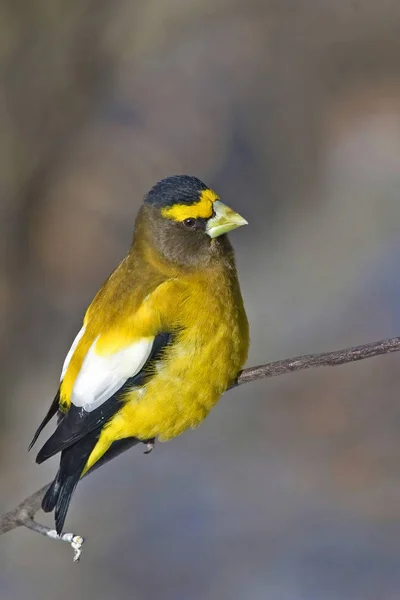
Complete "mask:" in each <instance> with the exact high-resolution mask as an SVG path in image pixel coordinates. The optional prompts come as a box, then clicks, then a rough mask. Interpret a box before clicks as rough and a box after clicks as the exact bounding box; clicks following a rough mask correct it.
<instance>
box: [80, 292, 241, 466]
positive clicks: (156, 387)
mask: <svg viewBox="0 0 400 600" xmlns="http://www.w3.org/2000/svg"><path fill="white" fill-rule="evenodd" d="M202 289H203V288H202ZM225 290H226V286H225ZM208 309H209V310H208V311H200V314H199V298H198V297H197V299H196V302H193V304H192V305H191V304H190V303H188V305H187V306H186V307H185V310H186V312H187V314H185V315H184V316H185V319H186V322H187V323H191V326H188V327H186V328H184V329H182V330H181V331H180V332H179V333H177V334H175V338H174V340H173V342H172V345H171V347H169V348H168V349H167V350H166V356H165V357H164V359H163V360H162V361H160V362H159V363H158V365H157V370H156V372H155V373H154V375H152V376H151V378H150V380H149V381H148V383H146V385H144V386H143V387H142V388H139V389H137V388H136V389H133V390H131V391H130V392H128V393H127V394H126V396H125V398H124V400H125V402H124V404H123V405H122V408H121V409H120V410H119V411H118V413H117V414H116V415H115V416H114V417H113V418H112V419H111V420H110V421H109V423H107V425H106V426H105V427H104V428H103V430H102V432H101V435H100V438H99V441H98V443H97V445H96V447H95V448H94V450H93V452H92V454H91V456H90V457H89V460H88V463H87V465H86V469H85V471H87V470H88V469H89V468H91V466H93V465H94V463H95V462H96V461H97V460H99V458H100V457H101V456H102V455H103V454H104V453H105V452H106V451H107V449H108V448H109V447H110V445H111V444H112V442H114V441H116V440H119V439H123V438H127V437H136V438H139V439H141V440H147V439H151V438H158V439H159V440H160V441H166V440H169V439H171V438H173V437H176V436H178V435H179V434H181V433H182V432H183V431H185V430H186V429H188V428H196V427H198V425H199V424H200V423H201V422H202V421H203V419H204V418H205V417H206V416H207V415H208V413H209V412H210V410H211V409H212V408H213V407H214V406H215V404H216V403H217V401H218V400H219V398H220V396H221V394H222V393H223V392H224V391H225V390H226V389H227V388H228V387H229V385H230V384H231V383H232V382H233V380H234V379H235V377H236V376H237V374H238V372H239V371H240V369H241V368H242V367H243V365H244V362H245V361H246V358H247V351H248V345H249V339H248V324H247V319H246V315H245V313H244V309H243V305H242V304H241V297H240V302H238V300H237V298H236V299H235V298H234V297H232V294H227V293H225V294H221V295H219V296H218V297H215V296H214V297H213V299H212V300H210V298H208Z"/></svg>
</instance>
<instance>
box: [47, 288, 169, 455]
mask: <svg viewBox="0 0 400 600" xmlns="http://www.w3.org/2000/svg"><path fill="white" fill-rule="evenodd" d="M166 283H167V282H165V283H164V284H161V285H160V286H159V287H158V288H157V289H156V290H155V291H154V292H153V293H152V294H151V295H149V296H147V297H146V299H145V301H144V302H143V304H142V305H141V307H140V308H139V310H138V311H137V316H138V324H137V326H136V327H134V326H133V331H134V333H135V334H136V335H135V336H134V340H133V341H132V342H131V343H129V344H127V345H124V346H123V347H122V348H119V349H118V348H117V347H115V339H117V337H116V336H115V335H113V331H112V330H108V332H107V334H105V335H104V336H102V335H101V334H99V335H98V336H97V337H96V338H95V339H94V341H93V342H92V343H91V344H90V346H89V348H88V350H87V351H86V354H85V355H84V357H83V360H82V361H81V366H80V369H79V372H78V373H77V375H76V377H75V379H74V382H73V385H72V388H71V392H70V394H69V399H68V400H69V408H68V410H67V412H66V413H65V415H64V416H63V417H62V419H61V420H60V422H59V425H58V427H57V429H56V431H55V432H54V434H53V435H52V436H51V437H50V438H49V440H48V441H47V442H46V444H45V445H44V446H43V448H42V449H41V450H40V452H39V454H38V456H37V459H36V460H37V462H43V461H44V460H46V459H47V458H50V456H53V455H54V454H56V453H58V452H60V451H61V450H63V449H65V448H67V447H68V446H70V445H71V444H73V443H75V442H77V441H78V440H79V439H82V438H83V437H84V436H85V435H87V434H88V433H89V432H91V431H93V430H95V429H99V428H101V426H102V425H104V423H105V422H106V421H108V420H109V419H110V418H111V417H112V416H113V415H114V414H115V413H116V412H117V411H118V410H119V408H120V406H121V401H123V396H124V392H125V391H126V390H127V389H129V388H132V387H135V386H140V385H143V383H144V382H145V379H146V376H148V372H149V369H150V367H151V364H152V363H154V362H155V361H157V360H160V358H161V357H162V354H163V352H164V349H165V348H166V346H167V345H169V344H170V343H171V341H172V338H173V325H172V324H171V323H170V327H167V324H166V323H165V322H164V323H163V321H164V319H163V318H162V314H161V311H160V302H159V300H160V293H162V295H163V293H164V292H166V291H168V292H171V286H166ZM163 286H164V287H163ZM160 288H163V289H162V290H160ZM164 306H165V301H164ZM151 317H152V318H151ZM89 325H90V324H88V325H87V329H88V328H89ZM118 325H119V324H118V323H116V324H114V328H116V329H117V330H118ZM139 332H140V333H141V335H138V333H139ZM145 333H149V335H145ZM79 336H80V337H79ZM78 338H79V339H78ZM81 339H82V343H83V344H84V342H85V331H84V332H83V333H82V330H81V332H80V333H79V334H78V336H77V338H76V339H75V341H74V343H73V345H72V347H74V345H75V348H73V350H72V351H70V352H69V353H68V355H67V359H66V361H65V363H64V367H63V371H64V377H65V379H66V378H67V377H68V373H69V369H71V370H72V369H73V368H75V367H74V365H73V364H72V363H73V362H74V361H75V356H74V353H75V352H76V353H77V354H79V349H80V347H81V346H80V345H79V342H80V340H81ZM104 339H105V340H106V342H107V339H108V340H113V342H112V350H113V351H107V343H106V342H104ZM75 366H76V365H75ZM62 386H63V382H62V384H61V396H62V390H63V388H62ZM61 402H62V398H61Z"/></svg>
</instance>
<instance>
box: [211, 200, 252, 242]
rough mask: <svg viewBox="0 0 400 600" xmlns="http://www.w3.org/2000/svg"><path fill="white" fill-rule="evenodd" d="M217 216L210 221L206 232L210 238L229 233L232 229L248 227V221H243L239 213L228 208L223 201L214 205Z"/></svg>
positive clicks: (217, 201)
mask: <svg viewBox="0 0 400 600" xmlns="http://www.w3.org/2000/svg"><path fill="white" fill-rule="evenodd" d="M213 208H214V212H215V216H214V217H212V218H211V219H208V222H207V226H206V232H207V233H208V235H209V236H210V238H216V237H218V236H219V235H222V234H223V233H228V231H232V229H236V228H237V227H241V226H242V225H248V223H247V221H246V219H243V217H241V216H240V215H239V214H238V213H236V212H235V211H234V210H232V209H231V208H229V206H226V204H224V203H223V202H221V200H216V201H215V202H214V204H213Z"/></svg>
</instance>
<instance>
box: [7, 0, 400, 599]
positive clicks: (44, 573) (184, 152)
mask: <svg viewBox="0 0 400 600" xmlns="http://www.w3.org/2000/svg"><path fill="white" fill-rule="evenodd" d="M399 31H400V3H399V2H398V0H382V1H380V2H376V1H375V0H365V1H357V0H353V1H350V0H340V1H338V0H308V1H307V2H306V1H305V0H303V1H302V2H300V1H293V0H292V1H290V0H264V1H257V0H248V1H247V2H241V1H239V0H168V1H166V0H163V1H162V0H146V1H145V2H144V1H143V2H139V1H134V0H71V1H69V2H65V1H63V0H29V1H28V0H1V1H0V132H1V135H0V241H1V257H2V259H3V263H2V266H3V269H2V270H1V274H0V323H1V342H0V351H1V353H2V360H1V367H0V368H1V383H2V391H1V399H0V433H1V437H0V469H1V479H0V493H1V496H0V499H1V504H0V508H1V509H3V508H4V509H6V508H9V507H12V506H13V505H15V504H16V502H18V501H19V500H21V499H22V498H23V497H25V496H26V495H28V494H29V493H30V492H32V491H33V490H35V489H36V488H38V487H39V486H40V485H42V484H43V483H45V482H46V481H47V480H49V479H50V478H51V477H52V475H53V474H54V472H55V469H56V462H51V463H50V464H47V463H46V465H43V466H41V467H38V466H36V465H35V464H34V456H33V455H28V454H27V453H26V449H27V445H28V443H29V441H30V438H31V436H32V433H33V431H34V429H35V428H36V426H37V424H38V422H39V421H40V419H41V418H42V415H43V413H44V411H45V410H47V407H48V404H49V403H50V401H51V399H52V397H53V394H54V392H55V390H56V387H57V381H58V377H59V373H60V368H61V364H62V361H63V358H64V356H65V353H66V351H67V350H68V348H69V345H70V343H71V341H72V339H73V337H74V335H75V333H76V331H77V330H78V328H79V323H80V319H81V317H82V313H83V311H84V309H85V307H86V305H87V304H88V302H89V301H90V299H91V298H92V296H93V294H94V293H95V291H96V290H97V288H98V286H99V285H100V284H101V283H102V281H103V280H104V278H105V277H106V276H107V275H108V274H109V272H110V270H112V269H113V267H114V266H115V265H116V263H117V262H118V260H119V259H120V258H121V256H122V255H123V254H124V252H125V250H126V248H127V246H128V244H129V242H130V238H131V231H132V225H133V220H134V217H135V214H136V211H137V209H138V206H139V204H140V202H141V198H142V196H143V194H144V193H145V191H146V190H147V189H148V188H149V186H150V185H152V184H153V183H154V182H155V181H156V180H157V179H159V178H161V177H163V176H165V175H168V174H173V173H177V172H188V173H191V174H196V175H198V176H199V177H201V178H203V179H204V180H205V181H206V182H207V183H208V184H209V185H211V186H213V187H215V188H216V189H217V191H218V192H219V193H220V195H221V196H222V198H223V199H224V200H225V201H226V202H227V203H228V204H231V205H232V206H233V207H235V208H236V209H237V210H238V211H239V212H241V213H242V214H243V215H244V216H245V217H246V218H247V219H248V221H249V223H250V225H249V227H246V228H243V229H241V230H240V231H238V232H235V233H234V234H233V235H232V236H231V237H232V240H233V242H234V245H235V248H236V251H237V259H238V265H239V270H240V275H241V282H242V288H243V292H244V297H245V303H246V306H247V310H248V314H249V319H250V324H251V330H252V347H251V353H250V358H249V364H255V363H261V362H266V361H269V360H275V359H279V358H285V357H288V356H291V355H295V354H299V353H303V352H319V351H324V350H329V349H332V350H333V349H336V348H340V347H344V346H346V345H352V344H357V343H364V342H368V341H373V340H374V339H380V338H384V337H390V336H392V335H397V334H398V333H399V326H400V312H399V301H400V279H399V274H398V272H399V267H398V256H399V251H400V234H399V231H400V198H399V195H400V192H399V188H400V36H399ZM399 360H400V359H399V357H398V356H396V355H393V356H386V357H382V358H376V359H372V360H370V361H365V362H364V363H360V364H356V365H348V366H344V367H342V368H338V369H334V370H315V371H310V372H307V373H301V374H296V375H290V376H287V377H281V378H279V379H276V380H269V381H265V382H260V383H257V384H251V385H247V386H245V387H243V388H241V389H238V390H234V391H232V392H230V393H229V394H227V395H226V397H224V398H223V400H222V401H221V403H220V404H219V406H218V407H217V408H216V409H215V411H214V412H213V414H212V416H211V417H210V418H209V419H207V420H206V422H205V423H204V424H203V426H202V427H201V428H200V429H199V430H198V431H197V432H189V433H187V434H185V435H183V436H182V437H181V438H179V439H177V440H174V441H172V442H170V443H168V444H162V445H160V444H159V445H158V447H156V450H155V452H154V453H153V454H152V455H151V456H150V457H144V456H143V455H142V453H141V451H140V450H138V449H136V450H132V451H131V452H128V453H127V454H125V455H124V456H123V457H121V458H119V459H118V460H116V461H115V462H114V463H112V464H110V465H108V466H106V467H104V468H103V469H101V470H99V471H98V472H96V473H95V474H94V475H93V476H92V477H90V478H88V480H85V482H84V483H83V484H82V485H81V486H79V489H78V491H77V493H76V496H75V497H74V501H73V503H72V507H71V510H70V513H69V517H68V520H67V526H68V528H70V529H72V530H73V531H75V532H79V533H81V534H82V535H85V536H87V538H88V542H87V547H86V549H85V554H84V557H83V560H82V562H81V564H80V566H78V567H76V566H74V565H72V562H71V560H70V551H69V549H68V547H67V546H66V545H62V544H58V545H57V544H56V543H53V542H50V541H48V540H46V539H44V538H43V539H42V538H40V537H39V536H37V535H34V534H32V533H31V532H29V531H27V530H18V531H14V532H12V533H10V534H8V535H7V536H4V537H2V538H1V539H0V597H1V600H20V599H24V598H29V600H53V599H54V598H57V599H60V600H67V598H68V599H69V598H72V597H73V598H85V600H91V599H95V600H108V599H125V598H132V599H135V600H136V599H138V600H139V599H140V600H141V599H147V598H152V600H169V599H171V600H206V599H207V600H214V599H215V600H225V599H226V600H242V599H246V600H264V599H266V598H271V599H274V600H275V599H277V600H347V599H349V600H375V599H376V600H397V599H398V598H399V597H400V540H399V533H400V526H399V518H400V502H399V495H400V494H399V493H400V467H399V459H400V443H399V441H398V431H399V425H400V403H399V394H398V390H399V381H398V374H399ZM42 516H43V515H41V517H42ZM43 519H44V521H45V522H49V523H50V520H49V519H47V520H46V518H45V517H43Z"/></svg>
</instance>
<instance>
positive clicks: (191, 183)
mask: <svg viewBox="0 0 400 600" xmlns="http://www.w3.org/2000/svg"><path fill="white" fill-rule="evenodd" d="M143 210H144V215H145V219H146V222H147V225H148V226H149V228H150V230H151V234H152V242H153V243H154V244H155V245H156V247H157V249H158V250H159V251H160V252H161V253H162V254H163V255H164V256H165V257H166V258H168V259H170V260H172V261H174V262H177V263H180V264H186V265H191V264H196V262H198V261H200V260H204V259H205V258H206V257H207V255H210V253H212V251H213V248H214V247H215V245H216V243H217V240H216V238H220V236H223V235H224V234H226V233H228V232H229V231H232V230H233V229H236V228H237V227H241V226H242V225H247V221H246V220H245V219H244V218H243V217H241V216H240V215H239V214H238V213H237V212H235V211H234V210H232V209H231V208H229V206H227V205H226V204H224V203H223V202H221V200H220V199H219V196H218V195H217V194H216V193H215V192H214V191H213V190H211V189H210V188H209V187H208V186H206V185H205V184H204V183H203V182H202V181H200V179H197V177H192V176H189V175H175V176H172V177H167V178H166V179H162V180H161V181H159V182H158V183H156V184H155V185H154V186H153V187H152V188H151V190H150V191H149V192H148V193H147V194H146V196H145V198H144V209H143ZM221 240H222V238H221Z"/></svg>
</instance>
